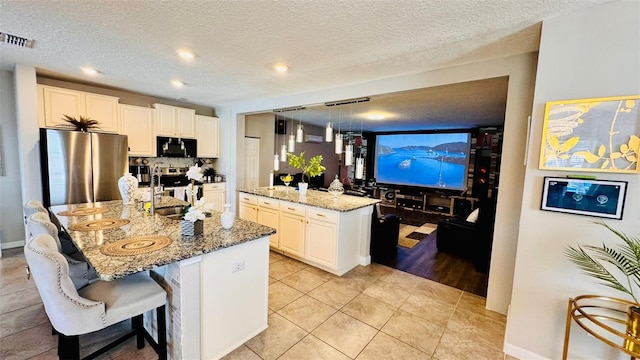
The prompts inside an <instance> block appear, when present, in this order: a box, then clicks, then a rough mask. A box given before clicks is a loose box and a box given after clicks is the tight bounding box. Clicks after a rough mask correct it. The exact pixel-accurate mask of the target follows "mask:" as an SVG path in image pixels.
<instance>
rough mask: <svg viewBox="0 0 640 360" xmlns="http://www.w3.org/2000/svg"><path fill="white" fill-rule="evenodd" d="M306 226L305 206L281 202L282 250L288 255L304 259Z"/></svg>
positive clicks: (279, 228)
mask: <svg viewBox="0 0 640 360" xmlns="http://www.w3.org/2000/svg"><path fill="white" fill-rule="evenodd" d="M306 225H307V224H306V219H305V207H304V206H302V205H298V204H292V203H290V202H285V201H282V202H280V226H278V232H279V233H280V235H279V240H280V249H281V250H282V251H284V252H286V253H288V254H292V255H295V256H299V257H304V256H305V254H304V249H305V246H304V243H305V238H304V235H305V233H306V231H305V230H306Z"/></svg>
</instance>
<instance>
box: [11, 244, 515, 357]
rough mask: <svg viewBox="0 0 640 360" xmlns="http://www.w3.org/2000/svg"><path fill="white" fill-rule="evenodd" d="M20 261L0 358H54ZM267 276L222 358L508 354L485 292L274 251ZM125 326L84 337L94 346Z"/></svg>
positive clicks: (14, 256)
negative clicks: (257, 327) (337, 269)
mask: <svg viewBox="0 0 640 360" xmlns="http://www.w3.org/2000/svg"><path fill="white" fill-rule="evenodd" d="M25 264H26V262H25V259H24V255H23V253H22V249H10V250H4V251H3V257H2V258H0V359H5V360H8V359H55V358H57V356H56V346H57V338H56V336H52V335H51V326H50V325H49V321H48V319H47V317H46V314H45V313H44V308H43V306H42V302H41V301H40V298H39V295H38V292H37V290H36V288H35V284H34V282H33V281H32V280H26V278H25V275H24V265H25ZM269 275H270V285H269V328H268V329H267V330H265V331H264V332H262V333H261V334H259V335H257V336H256V337H254V338H253V339H251V340H249V341H247V342H246V343H245V344H244V345H242V346H241V347H239V348H238V349H236V350H235V351H234V352H232V353H231V354H229V355H227V356H226V357H225V359H228V360H231V359H332V360H333V359H336V360H337V359H359V360H364V359H403V360H405V359H432V360H448V359H455V360H460V359H474V360H481V359H505V355H504V354H503V353H502V350H501V349H502V343H503V338H504V330H505V316H503V315H501V314H498V313H495V312H491V311H488V310H485V308H484V307H485V299H484V298H482V297H479V296H476V295H473V294H469V293H465V292H463V291H460V290H458V289H455V288H452V287H448V286H446V285H442V284H439V283H436V282H433V281H430V280H427V279H423V278H420V277H417V276H414V275H411V274H407V273H404V272H401V271H398V270H395V269H391V268H388V267H385V266H382V265H378V264H371V265H370V266H367V267H362V266H359V267H357V268H355V269H353V270H352V271H350V272H349V273H347V274H345V275H344V276H342V277H337V276H335V275H332V274H329V273H326V272H324V271H321V270H318V269H316V268H314V267H311V266H308V265H306V264H303V263H300V262H298V261H295V260H292V259H289V258H287V257H285V256H282V255H280V254H277V253H274V252H272V253H271V256H270V269H269ZM127 325H128V324H122V325H121V326H120V329H119V328H118V327H117V326H116V327H115V328H114V329H110V330H109V331H108V332H107V334H104V333H102V334H99V336H94V337H88V338H81V343H82V344H83V346H85V345H84V344H88V345H86V346H87V347H88V349H87V351H89V350H92V349H93V348H95V347H96V346H99V344H98V343H97V342H98V339H104V338H105V337H110V336H113V335H114V334H116V333H117V332H118V330H122V328H123V327H125V326H127ZM84 353H85V350H84V349H83V351H82V354H84ZM134 357H135V358H136V359H154V358H157V356H156V355H155V352H153V349H151V347H150V346H146V347H145V348H144V349H143V350H140V351H138V350H137V349H136V347H135V340H133V339H131V340H129V341H127V342H125V343H124V344H122V345H120V346H119V347H118V348H116V349H114V350H112V351H111V352H110V353H107V354H104V355H102V356H100V357H99V358H98V359H103V360H104V359H118V360H124V359H131V358H134ZM506 359H513V358H511V357H509V356H506Z"/></svg>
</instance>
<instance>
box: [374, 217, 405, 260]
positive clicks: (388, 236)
mask: <svg viewBox="0 0 640 360" xmlns="http://www.w3.org/2000/svg"><path fill="white" fill-rule="evenodd" d="M379 206H380V205H378V204H376V205H375V206H374V207H373V215H372V216H373V218H372V219H371V259H372V260H373V261H376V262H381V261H384V260H388V259H393V258H395V256H396V254H397V251H398V237H399V235H400V220H401V219H400V217H399V216H397V215H395V214H386V215H380V209H379Z"/></svg>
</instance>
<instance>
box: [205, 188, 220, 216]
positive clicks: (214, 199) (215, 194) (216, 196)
mask: <svg viewBox="0 0 640 360" xmlns="http://www.w3.org/2000/svg"><path fill="white" fill-rule="evenodd" d="M202 197H204V198H205V200H207V203H208V204H213V210H215V211H220V212H223V211H224V201H225V197H226V192H225V191H218V190H204V191H203V192H202Z"/></svg>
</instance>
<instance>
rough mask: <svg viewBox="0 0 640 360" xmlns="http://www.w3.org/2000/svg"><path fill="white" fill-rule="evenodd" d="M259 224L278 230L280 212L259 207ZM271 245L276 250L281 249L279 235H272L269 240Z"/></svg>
mask: <svg viewBox="0 0 640 360" xmlns="http://www.w3.org/2000/svg"><path fill="white" fill-rule="evenodd" d="M257 222H258V224H262V225H265V226H268V227H272V228H274V229H276V230H277V229H278V212H277V211H276V210H273V209H269V208H265V207H263V206H260V207H258V221H257ZM269 245H271V247H273V248H275V249H280V245H279V243H278V233H277V232H276V233H275V234H273V235H271V237H270V238H269Z"/></svg>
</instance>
